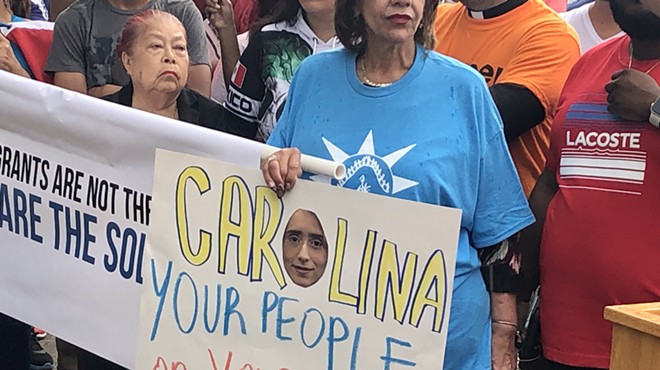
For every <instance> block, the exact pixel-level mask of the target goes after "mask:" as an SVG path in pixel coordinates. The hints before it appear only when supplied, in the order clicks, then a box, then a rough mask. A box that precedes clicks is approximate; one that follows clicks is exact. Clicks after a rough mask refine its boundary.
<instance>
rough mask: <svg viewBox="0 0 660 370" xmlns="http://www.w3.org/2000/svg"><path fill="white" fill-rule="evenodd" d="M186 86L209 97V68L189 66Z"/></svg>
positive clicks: (203, 65)
mask: <svg viewBox="0 0 660 370" xmlns="http://www.w3.org/2000/svg"><path fill="white" fill-rule="evenodd" d="M186 86H187V87H188V88H190V89H192V90H195V91H197V92H198V93H200V94H202V95H204V96H206V97H208V96H211V67H209V66H208V64H198V65H194V66H190V68H189V69H188V84H187V85H186Z"/></svg>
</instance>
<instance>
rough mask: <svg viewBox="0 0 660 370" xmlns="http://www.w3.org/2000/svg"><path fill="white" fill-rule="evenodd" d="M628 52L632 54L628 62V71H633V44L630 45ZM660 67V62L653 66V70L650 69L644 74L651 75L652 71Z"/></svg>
mask: <svg viewBox="0 0 660 370" xmlns="http://www.w3.org/2000/svg"><path fill="white" fill-rule="evenodd" d="M628 51H629V52H630V59H629V60H628V69H632V62H633V45H632V42H631V43H630V45H629V47H628ZM659 65H660V60H658V61H657V62H655V64H654V65H652V66H651V68H649V69H648V70H647V71H646V72H644V73H645V74H649V73H650V72H651V71H652V70H654V69H655V67H657V66H659Z"/></svg>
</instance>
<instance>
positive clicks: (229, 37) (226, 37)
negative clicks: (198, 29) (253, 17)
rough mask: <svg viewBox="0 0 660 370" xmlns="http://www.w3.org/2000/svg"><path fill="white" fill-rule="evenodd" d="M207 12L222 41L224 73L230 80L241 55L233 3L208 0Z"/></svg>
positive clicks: (224, 0) (212, 26)
mask: <svg viewBox="0 0 660 370" xmlns="http://www.w3.org/2000/svg"><path fill="white" fill-rule="evenodd" d="M206 12H207V14H208V19H209V22H210V23H211V28H213V31H214V34H215V37H216V38H217V39H218V42H219V43H220V55H221V60H222V75H223V77H224V79H225V81H229V80H230V79H231V75H232V72H233V71H234V68H235V67H236V64H237V63H238V60H239V58H240V57H241V52H240V50H239V48H238V39H237V34H236V24H235V23H234V13H233V10H232V6H231V3H230V2H229V1H227V0H219V2H218V0H206ZM226 85H227V86H228V84H226Z"/></svg>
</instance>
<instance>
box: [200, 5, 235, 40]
mask: <svg viewBox="0 0 660 370" xmlns="http://www.w3.org/2000/svg"><path fill="white" fill-rule="evenodd" d="M206 16H207V17H208V19H209V22H210V23H211V26H213V28H215V30H216V32H220V31H222V30H224V29H225V28H227V27H230V26H231V27H235V25H234V10H233V8H232V4H231V1H229V0H206Z"/></svg>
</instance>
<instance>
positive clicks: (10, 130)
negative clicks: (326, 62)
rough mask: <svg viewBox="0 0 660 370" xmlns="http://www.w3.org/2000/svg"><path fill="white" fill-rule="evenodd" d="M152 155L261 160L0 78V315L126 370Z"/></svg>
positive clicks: (124, 112) (186, 127)
mask: <svg viewBox="0 0 660 370" xmlns="http://www.w3.org/2000/svg"><path fill="white" fill-rule="evenodd" d="M156 148H167V149H171V150H177V151H182V152H187V153H191V154H198V155H205V156H210V157H214V158H221V159H223V160H224V161H229V162H233V163H236V164H239V165H242V166H249V167H257V166H258V163H259V156H260V155H261V152H262V151H263V145H261V144H258V143H255V142H252V141H249V140H243V139H240V138H237V137H233V136H230V135H226V134H223V133H219V132H215V131H210V130H207V129H203V128H200V127H196V126H193V125H190V124H186V123H182V122H178V121H173V120H169V119H166V118H162V117H159V116H154V115H151V114H147V113H144V112H141V111H138V110H135V109H130V108H126V107H122V106H119V105H116V104H112V103H108V102H105V101H101V100H99V99H94V98H91V97H88V96H85V95H82V94H78V93H74V92H71V91H66V90H62V89H59V88H56V87H54V86H49V85H46V84H43V83H39V82H35V81H31V80H27V79H24V78H20V77H17V76H14V75H11V74H9V73H6V72H3V71H0V312H3V313H5V314H7V315H9V316H12V317H16V318H17V319H20V320H22V321H25V322H28V323H30V324H32V325H35V326H39V327H42V328H43V329H45V330H47V331H49V332H52V333H53V334H55V335H56V336H59V337H61V338H63V339H65V340H68V341H70V342H73V343H74V344H77V345H79V346H81V347H83V348H85V349H87V350H89V351H91V352H94V353H97V354H99V355H101V356H102V357H105V358H108V359H110V360H112V361H114V362H118V363H119V364H121V365H123V366H125V367H129V368H130V367H132V366H133V365H134V363H135V353H136V344H137V327H138V313H139V312H138V309H139V297H140V289H141V288H140V287H141V285H140V282H141V281H142V277H143V276H142V274H141V268H140V267H141V261H142V252H143V246H144V243H145V238H146V233H147V222H148V219H149V215H150V212H149V208H150V203H151V195H150V193H151V187H152V176H153V164H154V153H155V149H156Z"/></svg>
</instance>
